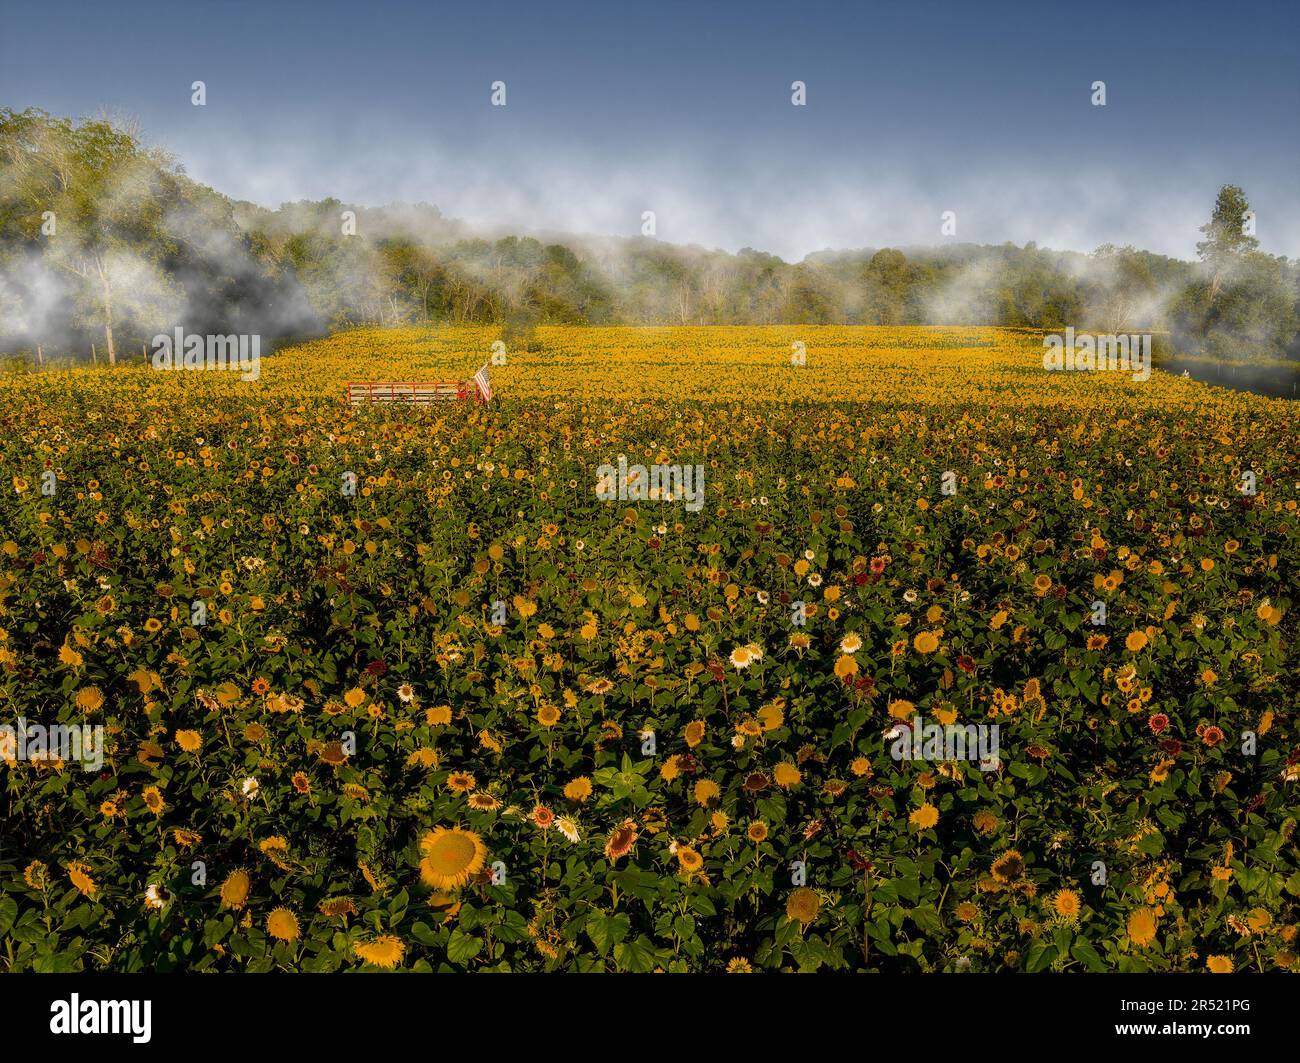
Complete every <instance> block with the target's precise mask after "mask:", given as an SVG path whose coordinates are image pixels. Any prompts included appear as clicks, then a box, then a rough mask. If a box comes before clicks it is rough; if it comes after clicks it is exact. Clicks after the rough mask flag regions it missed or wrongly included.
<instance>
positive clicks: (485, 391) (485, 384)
mask: <svg viewBox="0 0 1300 1063" xmlns="http://www.w3.org/2000/svg"><path fill="white" fill-rule="evenodd" d="M474 383H475V384H477V385H478V393H479V397H480V398H482V400H483V401H484V402H491V401H492V384H491V383H490V382H489V381H488V367H487V365H486V364H484V366H483V368H482V369H480V370H479V371H478V372H477V373H475V374H474Z"/></svg>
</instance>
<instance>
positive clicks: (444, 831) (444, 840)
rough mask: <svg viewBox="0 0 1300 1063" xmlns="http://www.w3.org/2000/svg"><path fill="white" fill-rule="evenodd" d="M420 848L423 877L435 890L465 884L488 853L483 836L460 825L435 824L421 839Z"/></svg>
mask: <svg viewBox="0 0 1300 1063" xmlns="http://www.w3.org/2000/svg"><path fill="white" fill-rule="evenodd" d="M420 849H421V851H422V852H423V853H424V859H423V860H421V861H420V878H421V879H422V880H423V881H424V882H425V884H426V885H429V886H433V887H434V888H435V889H455V888H456V887H457V886H463V885H464V884H465V883H466V882H468V881H469V877H470V876H471V875H472V874H474V873H475V872H476V871H479V870H481V869H482V867H483V861H484V858H485V857H486V856H487V849H486V848H485V847H484V845H483V841H482V839H481V838H480V837H479V836H478V835H477V834H475V833H474V832H473V831H468V830H462V829H461V828H459V827H434V828H433V830H431V831H429V833H428V834H426V835H425V836H424V837H423V838H422V839H420Z"/></svg>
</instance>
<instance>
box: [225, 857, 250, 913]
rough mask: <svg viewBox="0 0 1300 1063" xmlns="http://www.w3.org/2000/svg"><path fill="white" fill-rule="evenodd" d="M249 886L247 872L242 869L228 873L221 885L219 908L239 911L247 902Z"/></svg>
mask: <svg viewBox="0 0 1300 1063" xmlns="http://www.w3.org/2000/svg"><path fill="white" fill-rule="evenodd" d="M251 885H252V883H251V882H250V880H249V878H248V872H247V871H245V870H244V869H243V868H239V869H238V870H235V871H232V872H230V874H229V875H227V876H226V881H225V882H223V883H222V884H221V907H223V908H233V909H234V910H235V911H239V909H241V908H243V907H244V904H245V903H246V902H247V901H248V890H249V887H250V886H251Z"/></svg>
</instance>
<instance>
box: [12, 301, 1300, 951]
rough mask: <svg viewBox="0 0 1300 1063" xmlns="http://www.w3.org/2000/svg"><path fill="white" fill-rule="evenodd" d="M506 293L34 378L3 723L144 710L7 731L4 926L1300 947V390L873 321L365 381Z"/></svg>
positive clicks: (666, 341)
mask: <svg viewBox="0 0 1300 1063" xmlns="http://www.w3.org/2000/svg"><path fill="white" fill-rule="evenodd" d="M499 335H500V333H499V330H495V329H441V328H440V329H436V330H414V329H409V330H401V329H394V330H368V331H350V332H344V333H340V334H336V335H334V336H331V337H329V338H328V339H324V340H321V341H317V342H313V343H308V344H305V345H302V346H298V347H293V348H288V349H284V350H281V351H279V352H277V353H275V354H273V355H270V356H268V357H266V358H265V359H264V360H263V362H262V365H261V373H260V376H259V377H258V379H256V380H254V381H246V380H241V379H240V378H239V375H238V374H236V373H231V372H220V371H210V372H157V371H154V370H153V369H152V368H150V367H149V366H147V365H145V364H139V365H136V366H129V367H128V366H122V367H117V368H116V369H113V370H108V369H83V370H74V371H71V372H50V373H45V374H29V375H20V376H8V377H5V378H3V380H2V381H0V422H2V423H3V433H0V724H4V725H14V724H15V723H16V722H17V721H19V720H25V721H27V722H28V724H31V723H38V724H41V725H47V726H48V725H53V724H75V725H79V726H81V727H82V728H88V729H94V728H102V731H100V732H99V733H100V734H101V735H102V742H103V746H102V749H101V753H102V763H96V764H94V765H93V766H91V765H88V764H85V763H76V762H73V761H71V760H67V759H62V758H61V757H60V756H58V755H56V754H55V753H54V752H51V751H47V752H46V753H45V754H43V755H41V754H37V755H31V754H30V751H29V750H25V749H24V748H20V747H19V745H18V743H17V741H16V739H15V736H14V732H13V731H12V729H11V730H10V731H9V732H8V735H7V737H6V736H5V734H4V733H3V732H0V832H2V833H0V970H9V971H24V970H36V971H68V970H113V971H140V970H159V971H169V970H186V971H267V970H293V971H325V972H332V971H353V970H357V971H361V970H370V971H373V970H379V969H397V970H415V971H584V972H585V971H610V972H613V971H632V972H649V971H656V970H663V971H701V972H721V971H736V972H745V971H778V970H784V971H796V970H797V971H814V970H853V971H868V970H869V971H889V972H902V971H962V970H967V971H994V970H1016V971H1030V972H1034V971H1047V970H1066V971H1197V972H1227V971H1279V970H1287V969H1291V970H1294V969H1296V968H1297V960H1296V957H1297V948H1298V947H1300V946H1298V945H1297V942H1296V932H1297V925H1300V852H1298V851H1297V839H1296V834H1295V828H1296V817H1297V804H1298V802H1297V798H1296V794H1297V793H1298V792H1300V736H1298V735H1297V730H1296V707H1297V699H1298V698H1300V663H1298V662H1297V655H1296V638H1297V614H1298V612H1300V610H1297V608H1296V606H1297V601H1296V598H1297V591H1296V586H1297V583H1296V574H1297V572H1298V571H1300V513H1298V512H1297V501H1298V500H1300V407H1298V406H1297V405H1295V404H1294V403H1288V402H1284V401H1281V400H1273V399H1264V398H1260V397H1257V396H1254V395H1249V394H1244V393H1234V392H1228V391H1224V390H1220V389H1216V388H1211V387H1208V386H1206V385H1203V384H1200V383H1196V382H1194V381H1191V380H1187V379H1181V378H1178V377H1175V376H1172V375H1168V374H1163V373H1159V372H1157V373H1155V374H1154V375H1153V376H1152V377H1151V379H1150V380H1149V381H1145V382H1138V381H1134V380H1132V379H1131V378H1130V376H1129V375H1128V374H1124V373H1107V372H1092V373H1087V372H1061V373H1048V372H1045V371H1044V369H1043V366H1042V336H1041V334H1037V333H1032V332H1020V331H1015V330H1000V329H986V328H849V327H826V326H819V327H813V326H772V327H766V328H681V329H668V328H665V329H656V328H559V327H554V328H539V329H537V330H536V332H535V334H534V335H532V336H531V337H530V338H529V342H528V343H527V344H526V345H521V346H520V348H519V349H518V350H511V349H509V348H508V347H507V348H505V350H504V358H503V359H501V358H498V362H500V363H501V364H493V365H492V366H491V369H490V372H491V377H492V385H493V389H494V391H495V396H494V398H493V400H492V402H491V403H490V404H488V405H486V406H479V405H475V404H472V403H446V404H440V405H437V406H432V407H421V406H401V405H390V404H374V405H357V406H352V405H350V404H348V403H347V402H346V401H345V399H344V394H343V388H344V384H345V382H347V381H350V380H428V379H469V377H470V375H471V374H472V373H473V372H474V370H476V369H477V368H478V367H479V366H480V365H482V364H484V363H485V362H488V361H489V360H490V359H491V356H492V355H491V352H492V350H493V344H494V342H495V341H497V340H498V338H499ZM497 350H498V351H501V350H502V348H500V347H498V348H497ZM620 458H622V459H624V460H625V462H626V463H628V464H629V465H642V466H646V467H651V466H656V465H680V466H693V467H695V468H697V469H698V470H700V471H701V473H702V480H700V481H697V484H696V487H697V489H702V492H703V504H702V506H700V507H695V508H693V509H692V508H687V507H686V506H685V505H683V502H682V499H681V498H680V497H678V498H672V497H666V496H665V493H664V492H655V494H656V495H657V496H658V497H645V498H636V497H630V498H629V499H622V500H620V499H618V498H615V499H613V500H611V501H605V500H602V496H601V495H600V494H599V493H598V492H599V483H598V475H599V474H598V472H597V470H598V469H599V468H601V467H602V466H604V467H611V466H618V465H619V462H620ZM917 718H920V719H922V720H923V721H925V722H926V723H930V722H933V723H936V724H939V725H941V726H943V727H948V728H959V727H966V726H967V725H971V730H972V731H973V730H975V729H976V728H980V729H991V728H996V731H995V732H993V733H995V734H996V736H997V749H996V755H994V756H992V757H987V756H985V757H982V758H980V759H975V758H972V757H965V756H949V755H947V754H948V752H949V751H948V750H941V751H939V752H938V753H936V754H934V755H928V756H918V757H914V758H910V759H909V758H906V757H903V758H900V757H899V756H898V755H897V748H898V746H897V743H898V740H899V736H900V734H901V735H904V736H906V735H907V734H908V733H909V731H908V728H909V727H910V726H911V725H912V724H913V722H914V721H915V720H917ZM981 733H986V732H985V731H981Z"/></svg>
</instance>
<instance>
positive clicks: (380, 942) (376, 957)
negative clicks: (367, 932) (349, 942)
mask: <svg viewBox="0 0 1300 1063" xmlns="http://www.w3.org/2000/svg"><path fill="white" fill-rule="evenodd" d="M352 948H353V951H355V952H356V954H357V956H358V958H359V959H362V960H365V961H366V963H372V964H374V965H375V966H376V967H384V968H387V969H388V970H392V968H394V967H396V966H397V965H398V964H399V963H401V962H402V956H403V955H404V954H405V953H406V945H405V944H403V942H402V939H401V938H398V937H394V936H393V935H392V934H380V935H379V936H378V937H377V938H374V939H373V940H371V941H358V942H357V943H356V944H355V945H353V946H352Z"/></svg>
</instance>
